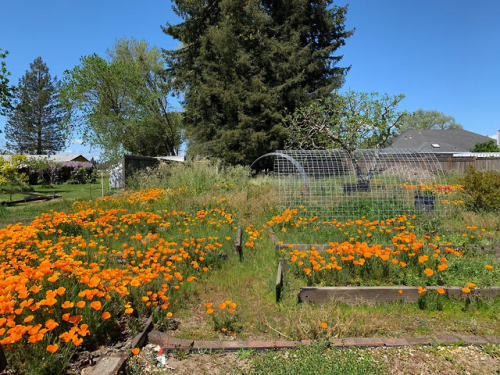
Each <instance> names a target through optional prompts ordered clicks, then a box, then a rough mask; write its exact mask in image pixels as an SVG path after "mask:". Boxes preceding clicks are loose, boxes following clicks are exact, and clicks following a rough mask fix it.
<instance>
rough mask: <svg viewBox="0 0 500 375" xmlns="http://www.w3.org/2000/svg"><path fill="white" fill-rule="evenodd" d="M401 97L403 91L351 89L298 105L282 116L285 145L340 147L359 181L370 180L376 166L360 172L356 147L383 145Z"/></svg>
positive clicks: (397, 118)
mask: <svg viewBox="0 0 500 375" xmlns="http://www.w3.org/2000/svg"><path fill="white" fill-rule="evenodd" d="M403 98H404V96H403V95H397V96H392V97H391V96H389V95H383V96H381V97H379V96H378V94H376V93H372V94H367V93H357V92H354V91H349V92H347V93H345V94H341V93H337V92H336V93H333V94H332V95H330V96H329V97H327V98H326V99H323V100H318V101H315V102H313V103H311V104H309V105H307V106H303V107H300V108H298V109H297V110H296V111H295V112H294V113H293V114H292V115H289V116H288V117H287V118H286V119H285V121H284V126H285V127H286V128H287V130H288V137H287V141H286V147H287V148H290V149H299V150H318V149H319V150H321V149H328V148H340V149H342V150H344V151H346V152H347V154H348V156H349V158H350V159H351V160H352V162H353V165H354V167H355V169H356V174H357V176H358V180H359V182H361V183H362V182H369V181H370V179H371V177H372V176H373V173H374V172H375V168H372V169H370V171H369V172H368V174H367V175H363V173H362V171H361V166H360V163H359V161H358V157H357V155H356V150H358V149H362V148H374V149H377V148H380V147H383V146H385V145H386V143H387V140H388V139H389V138H390V137H391V136H393V135H394V134H395V133H396V132H397V131H398V129H399V127H400V125H401V119H402V118H403V117H404V115H405V113H404V112H400V111H397V106H398V104H399V102H400V101H401V100H402V99H403ZM373 165H374V166H375V165H376V163H374V164H373Z"/></svg>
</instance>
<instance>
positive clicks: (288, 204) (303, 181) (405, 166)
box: [254, 149, 453, 219]
mask: <svg viewBox="0 0 500 375" xmlns="http://www.w3.org/2000/svg"><path fill="white" fill-rule="evenodd" d="M265 157H273V158H274V163H273V164H274V165H273V166H274V168H273V169H274V175H275V176H276V178H277V180H278V185H279V197H280V202H281V206H282V208H284V209H286V208H304V209H306V210H307V211H306V212H307V214H305V215H304V216H308V217H310V216H318V217H320V218H323V219H330V218H344V219H347V218H351V219H352V218H359V217H361V216H366V217H370V218H373V219H384V218H388V217H392V216H395V215H400V214H407V215H412V214H416V213H421V212H431V213H435V214H440V215H442V214H445V213H446V212H447V211H448V209H449V207H450V202H451V201H450V200H451V199H452V196H451V195H452V194H453V191H452V190H451V189H452V188H450V187H449V186H446V185H444V174H443V170H442V168H441V164H440V163H439V161H438V160H437V158H436V156H435V155H434V154H432V153H419V152H415V151H407V150H389V149H382V150H357V151H355V152H354V153H352V154H350V153H348V152H347V151H344V150H339V149H334V150H280V151H276V152H273V153H269V154H266V155H263V156H261V157H260V158H258V159H257V160H256V161H255V162H254V165H256V163H257V162H258V161H259V160H260V159H262V158H265Z"/></svg>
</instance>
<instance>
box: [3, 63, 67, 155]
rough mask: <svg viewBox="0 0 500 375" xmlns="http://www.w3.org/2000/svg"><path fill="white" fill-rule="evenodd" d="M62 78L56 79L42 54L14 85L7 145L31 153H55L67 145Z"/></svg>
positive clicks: (17, 150)
mask: <svg viewBox="0 0 500 375" xmlns="http://www.w3.org/2000/svg"><path fill="white" fill-rule="evenodd" d="M58 87H59V81H58V80H57V78H56V77H54V78H52V77H51V75H50V73H49V68H48V67H47V65H46V64H45V63H44V62H43V60H42V58H41V57H37V58H36V59H35V60H34V61H33V62H32V63H31V64H30V70H29V71H26V73H25V74H24V76H23V77H21V78H20V80H19V84H18V85H17V86H16V87H15V88H14V93H13V98H12V108H11V109H9V110H8V112H7V115H8V120H7V124H6V126H5V138H6V140H7V148H9V149H11V150H13V151H15V152H18V153H28V154H37V155H45V154H53V153H55V152H57V151H60V150H62V149H63V148H64V146H65V142H66V138H67V137H66V133H65V131H64V130H63V128H62V123H63V120H64V117H65V113H64V110H63V108H62V107H61V105H60V103H59V101H58V96H57V89H58Z"/></svg>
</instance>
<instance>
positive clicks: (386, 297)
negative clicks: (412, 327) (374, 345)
mask: <svg viewBox="0 0 500 375" xmlns="http://www.w3.org/2000/svg"><path fill="white" fill-rule="evenodd" d="M437 288H439V287H438V286H426V287H425V289H427V290H428V291H430V290H436V289H437ZM441 288H443V289H444V291H445V295H447V296H448V297H450V298H467V297H468V296H478V297H485V298H495V297H500V286H492V287H489V288H477V289H476V288H474V289H471V292H470V293H467V294H466V293H464V292H462V288H461V287H458V286H452V287H446V286H443V287H441ZM418 290H419V289H418V287H415V286H398V285H395V286H335V287H333V286H324V287H302V288H300V292H299V294H298V300H299V302H312V303H323V302H327V301H329V300H337V301H339V302H344V303H363V302H371V303H387V302H396V301H403V302H417V301H418V299H419V297H420V296H421V294H419V293H418Z"/></svg>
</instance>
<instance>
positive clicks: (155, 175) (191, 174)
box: [128, 160, 250, 195]
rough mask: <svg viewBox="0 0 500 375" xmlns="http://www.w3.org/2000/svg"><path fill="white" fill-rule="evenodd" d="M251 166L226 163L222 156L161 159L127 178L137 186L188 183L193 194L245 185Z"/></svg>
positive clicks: (169, 186)
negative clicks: (151, 168) (198, 158)
mask: <svg viewBox="0 0 500 375" xmlns="http://www.w3.org/2000/svg"><path fill="white" fill-rule="evenodd" d="M249 178H250V170H249V169H248V168H246V167H242V166H228V165H224V164H223V163H222V162H221V161H219V160H210V161H209V160H204V161H198V162H186V163H172V164H169V163H162V164H160V165H159V166H158V168H155V169H153V170H146V171H144V172H140V173H138V174H136V175H135V176H132V178H131V179H130V181H129V182H128V183H129V185H130V187H132V188H134V189H145V188H151V187H161V188H165V189H168V188H172V189H175V188H182V187H187V188H188V189H189V191H190V192H191V193H192V194H195V195H198V194H201V193H208V192H211V191H212V190H213V189H214V186H219V187H221V188H224V187H225V186H228V187H229V185H230V187H231V189H240V190H243V189H245V186H246V184H247V183H248V181H249Z"/></svg>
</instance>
